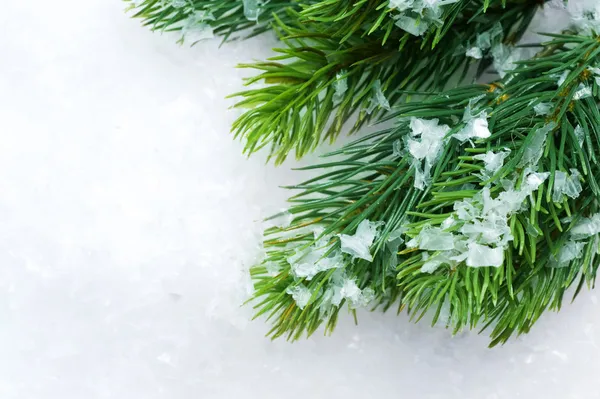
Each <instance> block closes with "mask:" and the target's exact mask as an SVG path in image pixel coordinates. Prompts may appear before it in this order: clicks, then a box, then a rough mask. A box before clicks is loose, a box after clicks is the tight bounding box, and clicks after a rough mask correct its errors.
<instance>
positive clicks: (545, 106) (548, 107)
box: [533, 103, 552, 116]
mask: <svg viewBox="0 0 600 399" xmlns="http://www.w3.org/2000/svg"><path fill="white" fill-rule="evenodd" d="M551 111H552V104H551V103H538V104H536V105H534V106H533V112H535V114H536V115H537V116H544V115H549V114H550V112H551Z"/></svg>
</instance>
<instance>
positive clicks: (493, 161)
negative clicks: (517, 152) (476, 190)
mask: <svg viewBox="0 0 600 399" xmlns="http://www.w3.org/2000/svg"><path fill="white" fill-rule="evenodd" d="M509 155H510V150H509V149H506V150H504V151H500V152H493V151H488V152H486V153H485V154H478V155H475V156H474V157H473V158H474V159H477V160H478V161H483V163H484V165H485V169H484V171H485V172H486V173H485V176H487V177H488V178H489V177H492V176H493V175H494V174H495V173H496V172H497V171H499V170H500V168H502V166H503V165H504V160H505V159H506V157H508V156H509Z"/></svg>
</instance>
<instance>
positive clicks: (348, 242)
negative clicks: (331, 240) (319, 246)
mask: <svg viewBox="0 0 600 399" xmlns="http://www.w3.org/2000/svg"><path fill="white" fill-rule="evenodd" d="M382 224H383V223H382V222H371V221H369V220H367V219H365V220H363V221H362V222H360V224H359V225H358V227H357V228H356V233H355V234H354V235H347V234H340V235H339V237H340V241H341V244H342V252H344V253H347V254H349V255H351V256H353V257H355V258H361V259H365V260H368V261H369V262H372V261H373V256H372V255H371V245H373V241H374V240H375V237H376V236H377V228H378V227H379V226H381V225H382Z"/></svg>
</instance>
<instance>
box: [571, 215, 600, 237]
mask: <svg viewBox="0 0 600 399" xmlns="http://www.w3.org/2000/svg"><path fill="white" fill-rule="evenodd" d="M570 233H571V237H572V238H573V239H575V240H581V239H585V238H588V237H591V236H593V235H596V234H598V233H600V213H597V214H595V215H593V216H591V217H589V218H582V219H581V220H580V221H579V222H578V223H577V224H576V225H575V226H574V227H573V228H572V229H571V232H570Z"/></svg>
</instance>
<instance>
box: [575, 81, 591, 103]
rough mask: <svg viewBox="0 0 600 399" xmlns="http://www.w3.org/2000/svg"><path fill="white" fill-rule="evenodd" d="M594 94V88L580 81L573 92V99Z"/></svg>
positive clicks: (580, 98) (581, 98)
mask: <svg viewBox="0 0 600 399" xmlns="http://www.w3.org/2000/svg"><path fill="white" fill-rule="evenodd" d="M591 96H592V88H591V87H590V86H586V85H584V84H583V83H580V84H579V86H578V87H577V90H576V91H575V94H573V100H583V99H586V98H589V97H591Z"/></svg>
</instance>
